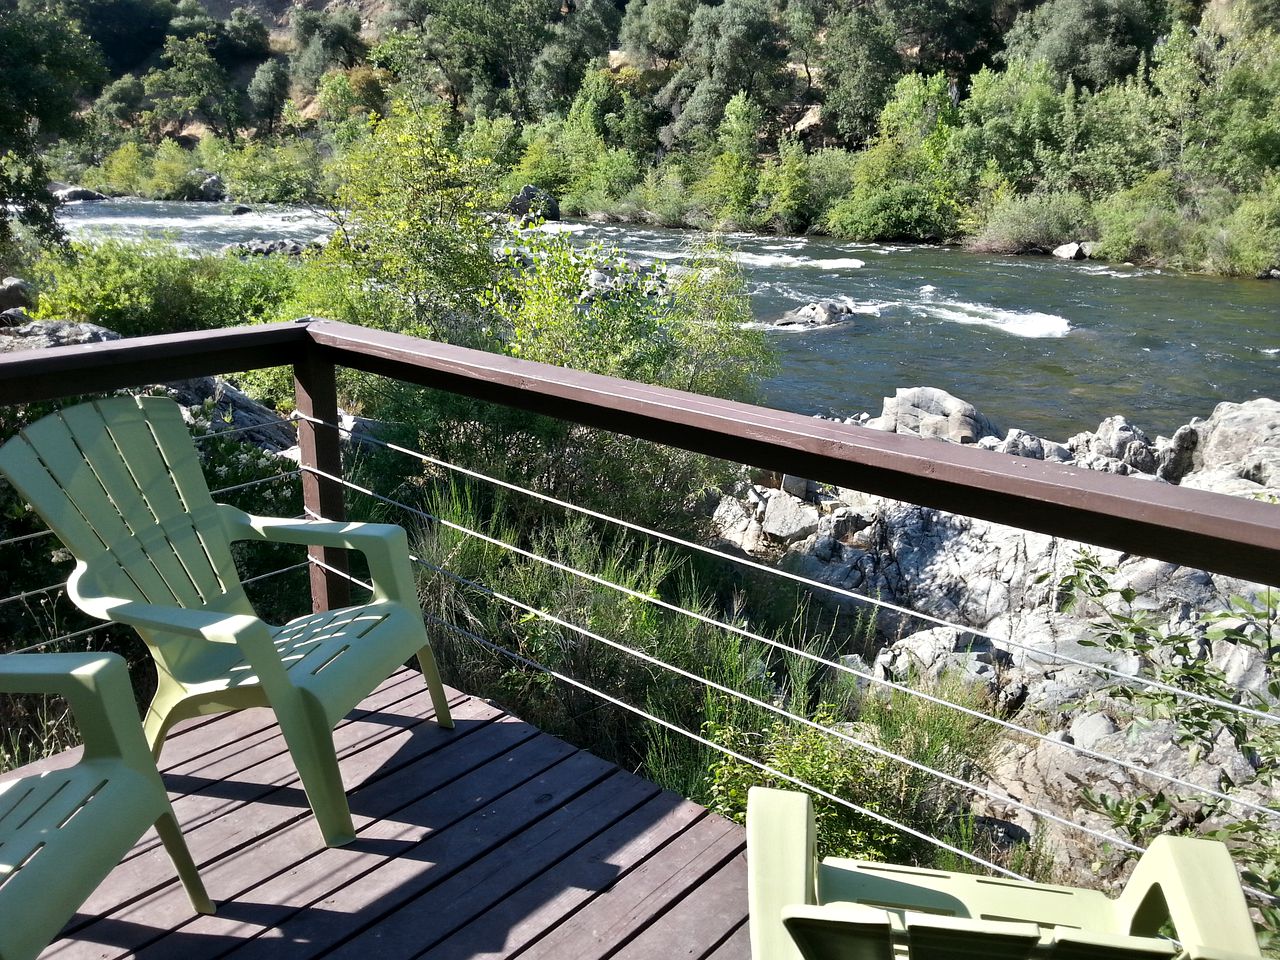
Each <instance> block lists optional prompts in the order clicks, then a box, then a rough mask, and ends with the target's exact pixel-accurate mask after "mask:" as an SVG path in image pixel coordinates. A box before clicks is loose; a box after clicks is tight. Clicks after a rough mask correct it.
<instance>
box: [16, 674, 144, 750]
mask: <svg viewBox="0 0 1280 960" xmlns="http://www.w3.org/2000/svg"><path fill="white" fill-rule="evenodd" d="M0 693H46V694H54V695H56V696H60V697H64V698H65V699H66V701H67V703H68V704H69V705H70V707H71V712H72V713H73V714H74V715H75V718H76V724H77V726H78V727H79V728H80V734H81V737H82V738H83V740H84V753H85V759H87V760H97V759H107V758H119V759H121V760H123V761H124V762H125V763H127V764H128V765H129V766H131V767H135V768H137V769H140V770H143V771H146V772H149V773H151V774H152V775H154V773H155V764H154V762H153V761H152V759H151V751H150V750H148V749H147V743H146V740H145V738H144V737H143V735H142V724H141V722H140V721H139V720H138V708H137V704H136V702H135V700H134V696H133V688H132V686H130V684H129V670H128V668H127V667H126V666H125V662H124V660H122V659H121V658H120V657H119V656H117V655H116V654H114V653H10V654H5V655H3V656H0Z"/></svg>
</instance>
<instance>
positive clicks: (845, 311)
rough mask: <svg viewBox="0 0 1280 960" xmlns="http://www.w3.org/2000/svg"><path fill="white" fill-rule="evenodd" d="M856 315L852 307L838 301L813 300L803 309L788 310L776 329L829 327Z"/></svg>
mask: <svg viewBox="0 0 1280 960" xmlns="http://www.w3.org/2000/svg"><path fill="white" fill-rule="evenodd" d="M855 313H857V311H856V310H854V308H853V305H852V304H850V303H845V302H843V301H840V300H815V301H813V302H812V303H806V304H805V305H804V306H803V307H796V309H794V310H788V311H787V312H786V313H784V314H783V315H782V316H781V317H779V318H778V320H777V321H775V322H774V326H777V327H829V326H831V325H833V324H837V323H845V322H846V321H848V320H849V319H850V318H852V317H853V315H854V314H855Z"/></svg>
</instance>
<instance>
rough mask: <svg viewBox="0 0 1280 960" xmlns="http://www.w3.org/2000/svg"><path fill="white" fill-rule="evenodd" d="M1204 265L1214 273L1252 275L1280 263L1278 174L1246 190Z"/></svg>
mask: <svg viewBox="0 0 1280 960" xmlns="http://www.w3.org/2000/svg"><path fill="white" fill-rule="evenodd" d="M1206 266H1207V267H1208V268H1209V269H1210V270H1212V271H1213V272H1214V273H1226V274H1233V275H1240V276H1254V275H1255V274H1258V273H1260V272H1262V271H1264V270H1268V269H1270V268H1272V267H1276V266H1280V175H1273V176H1271V177H1270V178H1268V180H1267V181H1266V182H1265V183H1264V184H1263V187H1262V189H1260V190H1257V191H1254V192H1253V193H1250V194H1247V195H1246V196H1245V197H1244V198H1242V199H1241V201H1240V205H1239V206H1238V207H1236V208H1235V210H1234V211H1232V213H1231V214H1230V215H1229V216H1228V217H1227V218H1226V220H1225V221H1224V222H1223V224H1222V228H1221V236H1220V239H1218V242H1216V243H1211V245H1210V250H1209V262H1208V263H1207V264H1206Z"/></svg>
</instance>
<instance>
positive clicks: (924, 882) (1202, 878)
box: [747, 787, 1262, 960]
mask: <svg viewBox="0 0 1280 960" xmlns="http://www.w3.org/2000/svg"><path fill="white" fill-rule="evenodd" d="M747 885H748V899H749V903H750V928H751V950H752V956H753V957H754V958H755V960H800V958H802V957H803V958H804V960H835V958H841V960H892V958H894V957H898V958H903V957H906V958H909V960H947V958H969V957H973V958H975V960H977V958H981V960H1024V958H1031V960H1037V958H1039V960H1148V958H1149V960H1158V958H1168V957H1173V956H1175V955H1180V956H1182V957H1184V958H1186V960H1255V958H1258V957H1261V955H1262V954H1261V952H1260V951H1259V949H1258V941H1257V938H1256V936H1255V935H1254V931H1253V924H1252V922H1251V921H1250V919H1249V910H1248V908H1247V906H1246V905H1245V900H1244V893H1243V892H1242V891H1241V889H1240V880H1239V877H1238V875H1237V874H1236V869H1235V866H1234V865H1233V864H1232V862H1231V856H1230V854H1229V853H1228V852H1227V848H1226V846H1224V845H1223V844H1221V843H1218V842H1217V841H1211V840H1197V839H1194V838H1191V837H1157V838H1156V839H1155V840H1154V841H1153V842H1152V844H1151V846H1150V848H1149V849H1148V850H1147V852H1146V853H1145V854H1143V856H1142V858H1141V859H1140V860H1139V861H1138V864H1137V866H1136V867H1135V869H1134V871H1133V874H1132V875H1131V876H1130V877H1129V881H1128V883H1127V884H1126V885H1125V888H1124V890H1123V892H1122V893H1121V894H1120V896H1119V897H1118V898H1117V899H1112V898H1110V897H1108V896H1106V894H1103V893H1101V892H1099V891H1096V890H1081V889H1077V888H1075V887H1063V886H1055V885H1052V884H1040V883H1027V882H1024V881H1021V880H1012V879H1005V878H1000V877H979V876H974V875H971V874H961V873H946V872H944V871H941V870H924V869H920V868H918V867H899V866H894V865H892V864H886V863H869V862H866V861H862V860H845V859H840V858H836V857H828V858H826V859H825V860H822V861H821V862H819V861H818V859H817V853H816V850H815V842H814V824H813V806H812V804H811V803H810V800H809V796H808V794H803V793H793V792H790V791H784V790H771V789H768V788H765V787H752V788H751V790H750V792H749V794H748V799H747ZM1167 922H1169V923H1172V925H1173V928H1174V930H1175V931H1176V935H1177V938H1178V941H1179V942H1178V943H1174V942H1173V941H1170V940H1167V939H1164V938H1162V937H1161V936H1160V930H1161V928H1162V927H1163V926H1164V924H1165V923H1167Z"/></svg>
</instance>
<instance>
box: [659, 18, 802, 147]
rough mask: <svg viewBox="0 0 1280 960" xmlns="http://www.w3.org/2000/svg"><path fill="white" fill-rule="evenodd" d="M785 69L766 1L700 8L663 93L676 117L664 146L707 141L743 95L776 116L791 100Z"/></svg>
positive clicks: (665, 103) (662, 98)
mask: <svg viewBox="0 0 1280 960" xmlns="http://www.w3.org/2000/svg"><path fill="white" fill-rule="evenodd" d="M785 66H786V51H785V49H784V48H783V47H782V45H781V44H780V43H778V41H777V30H776V28H775V26H774V23H773V21H772V19H771V17H770V9H769V5H768V3H767V2H766V0H725V2H724V3H723V4H721V5H719V6H715V7H712V6H703V7H699V8H698V9H697V11H696V12H695V13H694V15H693V21H692V26H691V27H690V32H689V39H688V40H687V41H686V42H685V44H684V46H683V47H682V48H681V50H680V68H679V69H678V70H677V71H676V73H675V75H674V76H673V77H672V78H671V80H670V81H669V82H668V83H667V85H666V86H665V87H663V89H662V91H661V92H660V93H659V95H658V102H659V103H661V104H662V105H663V106H665V107H667V108H668V109H669V110H670V111H671V116H672V122H671V123H670V124H669V125H668V126H667V127H666V128H664V130H663V132H662V138H663V142H664V143H665V144H666V145H667V146H671V145H672V144H675V143H686V144H687V143H693V142H696V141H698V140H705V138H706V137H707V136H708V134H709V131H711V130H713V129H715V128H716V126H717V125H718V124H719V123H720V119H721V117H722V116H723V115H724V109H725V106H726V105H727V104H728V102H729V100H730V98H731V97H733V96H734V95H735V94H736V93H738V92H739V91H741V92H743V93H745V94H746V95H747V96H748V97H750V98H751V100H752V101H754V102H755V103H756V104H758V105H760V106H761V107H763V108H764V109H766V110H769V111H770V112H772V110H773V108H776V107H777V106H778V105H779V104H780V102H781V100H783V99H785V97H786V93H787V84H786V82H785V79H786V74H785Z"/></svg>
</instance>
